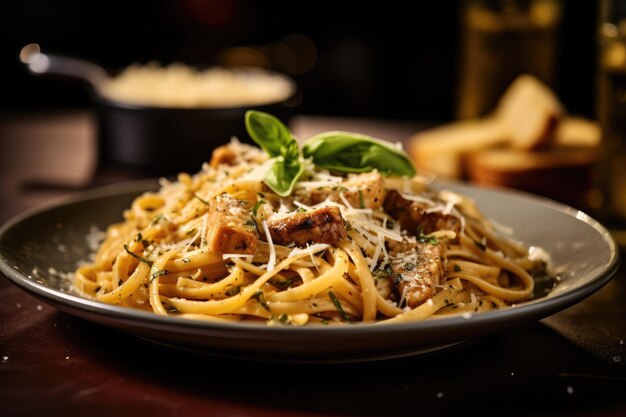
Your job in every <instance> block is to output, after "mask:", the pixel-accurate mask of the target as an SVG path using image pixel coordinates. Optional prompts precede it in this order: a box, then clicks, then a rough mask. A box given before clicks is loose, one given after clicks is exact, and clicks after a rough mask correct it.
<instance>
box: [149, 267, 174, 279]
mask: <svg viewBox="0 0 626 417" xmlns="http://www.w3.org/2000/svg"><path fill="white" fill-rule="evenodd" d="M169 273H170V271H168V270H167V269H161V270H155V271H152V274H151V275H150V281H154V280H155V279H157V278H158V277H160V276H161V275H167V274H169Z"/></svg>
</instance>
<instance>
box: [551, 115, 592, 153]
mask: <svg viewBox="0 0 626 417" xmlns="http://www.w3.org/2000/svg"><path fill="white" fill-rule="evenodd" d="M601 140H602V130H601V129H600V125H598V123H596V122H594V121H593V120H589V119H585V118H583V117H565V118H563V119H562V120H561V121H560V122H559V125H558V126H557V128H556V132H554V145H555V146H556V147H572V148H574V147H575V148H594V147H597V146H599V145H600V141H601Z"/></svg>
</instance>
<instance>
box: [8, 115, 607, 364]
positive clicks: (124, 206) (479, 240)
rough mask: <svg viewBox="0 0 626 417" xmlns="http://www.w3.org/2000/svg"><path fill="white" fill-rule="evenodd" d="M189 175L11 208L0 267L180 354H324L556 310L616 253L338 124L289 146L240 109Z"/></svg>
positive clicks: (570, 221)
mask: <svg viewBox="0 0 626 417" xmlns="http://www.w3.org/2000/svg"><path fill="white" fill-rule="evenodd" d="M246 126H247V128H248V132H249V133H250V136H251V137H252V139H253V140H254V141H255V142H256V143H257V144H258V145H259V146H260V147H256V146H252V145H248V144H243V143H240V142H239V141H237V140H233V141H231V142H230V143H229V144H226V145H223V146H221V147H219V148H217V149H215V150H214V151H213V154H212V156H211V158H210V160H209V161H208V162H207V163H206V164H204V165H203V166H202V168H201V169H200V170H199V171H198V172H196V173H194V174H189V173H181V174H180V175H178V177H177V178H171V179H160V180H158V181H156V180H150V181H142V182H134V183H126V184H118V185H114V186H109V187H105V188H100V189H95V190H91V191H87V192H85V193H82V194H80V195H78V196H74V197H72V198H71V199H69V200H65V201H62V202H59V203H56V204H53V205H50V206H47V207H43V208H37V209H35V210H33V211H31V212H28V213H25V214H23V215H21V216H18V217H17V218H15V219H13V220H12V221H10V222H9V223H7V224H6V225H4V226H3V228H2V229H1V231H0V268H1V270H2V272H3V273H4V274H5V275H6V276H7V277H8V278H9V279H10V280H11V281H13V282H14V283H15V284H17V285H18V286H20V287H21V288H23V289H25V290H27V291H29V292H31V293H32V294H34V295H35V296H37V297H40V298H42V299H43V300H44V301H46V302H48V303H50V304H52V305H54V306H56V307H58V308H59V309H61V310H63V311H66V312H68V313H71V314H75V315H78V316H80V317H83V318H85V319H87V320H90V321H93V322H95V323H99V324H103V325H107V326H111V327H114V328H117V329H120V330H123V331H126V332H129V333H132V334H135V335H137V336H139V337H142V338H146V339H149V340H152V341H156V342H158V343H162V344H166V345H171V346H175V347H178V348H182V349H188V350H193V351H200V352H204V353H209V354H214V355H222V356H229V357H238V358H249V359H261V360H278V361H302V362H316V361H317V362H333V361H362V360H377V359H385V358H395V357H402V356H407V355H415V354H420V353H425V352H431V351H433V350H437V349H441V348H444V347H449V346H454V345H456V344H459V343H462V342H464V341H467V340H470V339H474V338H477V337H481V336H483V335H486V334H489V333H493V332H496V331H500V330H504V329H507V328H511V327H513V326H516V325H520V324H523V323H526V322H529V321H532V320H538V319H541V318H544V317H547V316H548V315H550V314H553V313H556V312H558V311H560V310H562V309H564V308H566V307H568V306H570V305H572V304H574V303H577V302H579V301H581V300H583V299H584V298H586V297H588V296H589V295H591V294H593V293H594V292H595V291H597V290H598V289H599V288H601V287H602V286H603V285H604V284H606V283H607V282H608V281H609V280H610V278H611V277H612V276H613V274H614V273H615V271H616V269H617V266H618V263H619V259H618V252H617V250H616V246H615V243H614V241H613V240H612V238H611V237H610V234H609V233H608V231H607V230H606V229H605V228H604V227H603V226H602V225H601V224H599V223H598V222H597V221H595V220H594V219H592V218H591V217H589V216H587V215H586V214H584V213H582V212H580V211H578V210H575V209H573V208H571V207H567V206H564V205H561V204H558V203H556V202H553V201H550V200H547V199H543V198H539V197H535V196H532V195H528V194H523V193H519V192H514V191H508V190H497V189H486V188H479V187H476V186H472V185H469V184H463V183H446V182H438V181H434V182H433V181H432V180H433V179H432V178H430V177H429V176H428V175H425V174H423V173H419V172H416V170H415V168H414V167H413V166H412V164H411V162H410V160H409V159H408V157H407V156H406V154H405V153H404V152H403V151H402V150H401V148H400V147H398V146H395V145H391V144H388V143H385V142H382V141H379V140H377V139H374V138H369V137H367V136H363V135H357V134H353V133H347V132H327V133H324V134H321V135H317V136H315V137H313V138H311V139H309V140H307V141H306V142H304V144H303V145H302V146H300V144H299V143H298V142H297V141H296V139H295V138H293V136H292V135H291V132H289V130H288V129H287V128H286V126H284V125H283V124H282V123H280V121H278V120H276V119H275V118H273V117H272V116H271V115H267V114H264V113H259V112H249V114H248V115H247V117H246Z"/></svg>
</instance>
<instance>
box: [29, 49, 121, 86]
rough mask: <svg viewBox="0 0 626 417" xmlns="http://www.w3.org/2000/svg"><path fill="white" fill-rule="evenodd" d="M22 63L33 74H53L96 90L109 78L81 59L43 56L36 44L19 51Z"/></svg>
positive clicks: (97, 67) (97, 66)
mask: <svg viewBox="0 0 626 417" xmlns="http://www.w3.org/2000/svg"><path fill="white" fill-rule="evenodd" d="M20 61H22V62H23V63H24V64H26V66H27V67H28V69H29V70H30V72H31V73H33V74H50V75H52V74H54V75H63V76H66V77H71V78H77V79H80V80H83V81H86V82H88V83H89V84H91V86H92V87H93V88H96V89H97V88H98V87H99V86H100V85H102V83H104V82H106V81H107V80H108V79H109V78H110V76H109V74H108V73H107V72H106V71H105V69H104V68H102V67H101V66H99V65H96V64H94V63H92V62H88V61H84V60H81V59H76V58H70V57H65V56H60V55H53V54H45V53H43V52H41V48H40V47H39V44H37V43H31V44H28V45H26V46H24V47H23V48H22V49H21V51H20Z"/></svg>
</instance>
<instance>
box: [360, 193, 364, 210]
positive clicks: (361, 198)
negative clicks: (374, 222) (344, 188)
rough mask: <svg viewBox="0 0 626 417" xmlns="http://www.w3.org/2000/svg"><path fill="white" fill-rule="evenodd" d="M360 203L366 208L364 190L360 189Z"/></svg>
mask: <svg viewBox="0 0 626 417" xmlns="http://www.w3.org/2000/svg"><path fill="white" fill-rule="evenodd" d="M359 204H360V205H361V208H362V209H364V208H365V200H364V199H363V191H361V190H359Z"/></svg>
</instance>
